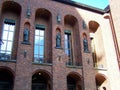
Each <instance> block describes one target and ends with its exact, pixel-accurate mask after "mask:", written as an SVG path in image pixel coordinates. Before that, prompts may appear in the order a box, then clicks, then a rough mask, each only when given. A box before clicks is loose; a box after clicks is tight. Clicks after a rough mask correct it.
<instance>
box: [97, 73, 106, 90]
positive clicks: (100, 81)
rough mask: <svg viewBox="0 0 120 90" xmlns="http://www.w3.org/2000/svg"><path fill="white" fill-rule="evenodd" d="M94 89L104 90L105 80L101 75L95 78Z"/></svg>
mask: <svg viewBox="0 0 120 90" xmlns="http://www.w3.org/2000/svg"><path fill="white" fill-rule="evenodd" d="M95 79H96V88H97V90H106V87H107V80H106V78H105V76H103V75H102V74H97V75H96V77H95Z"/></svg>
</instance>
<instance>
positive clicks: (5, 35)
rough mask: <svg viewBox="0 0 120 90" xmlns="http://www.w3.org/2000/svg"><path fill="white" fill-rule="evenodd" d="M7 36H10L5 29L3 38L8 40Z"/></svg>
mask: <svg viewBox="0 0 120 90" xmlns="http://www.w3.org/2000/svg"><path fill="white" fill-rule="evenodd" d="M7 36H8V31H4V32H3V38H2V39H3V40H7Z"/></svg>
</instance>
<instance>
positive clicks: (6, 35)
mask: <svg viewBox="0 0 120 90" xmlns="http://www.w3.org/2000/svg"><path fill="white" fill-rule="evenodd" d="M14 32H15V20H12V19H5V21H4V25H3V32H2V39H1V46H0V59H1V60H10V59H11V53H12V47H13V41H14Z"/></svg>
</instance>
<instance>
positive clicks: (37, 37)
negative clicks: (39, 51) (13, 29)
mask: <svg viewBox="0 0 120 90" xmlns="http://www.w3.org/2000/svg"><path fill="white" fill-rule="evenodd" d="M35 44H39V36H35Z"/></svg>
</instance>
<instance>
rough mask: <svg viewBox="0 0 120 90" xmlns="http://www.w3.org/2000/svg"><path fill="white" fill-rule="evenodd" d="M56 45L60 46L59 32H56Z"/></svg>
mask: <svg viewBox="0 0 120 90" xmlns="http://www.w3.org/2000/svg"><path fill="white" fill-rule="evenodd" d="M56 47H57V48H60V47H61V35H60V32H58V33H57V34H56Z"/></svg>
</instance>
